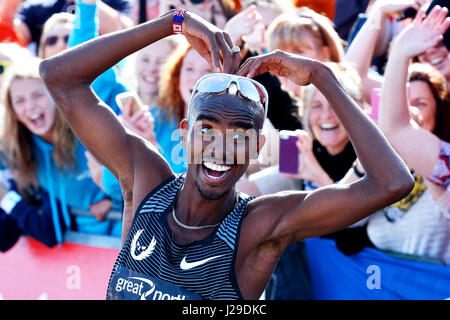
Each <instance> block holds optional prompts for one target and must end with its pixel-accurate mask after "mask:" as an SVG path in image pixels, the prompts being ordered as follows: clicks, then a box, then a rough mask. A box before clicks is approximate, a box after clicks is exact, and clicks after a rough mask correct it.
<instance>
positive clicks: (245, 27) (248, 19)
mask: <svg viewBox="0 0 450 320" xmlns="http://www.w3.org/2000/svg"><path fill="white" fill-rule="evenodd" d="M261 21H262V16H261V14H260V13H259V12H258V10H257V9H256V6H254V5H252V6H250V7H248V8H247V9H245V10H243V11H241V12H239V13H238V14H237V15H235V16H234V17H233V18H231V19H230V20H228V21H227V24H226V25H225V28H224V30H225V31H226V32H228V33H229V34H230V36H231V39H232V40H233V42H234V43H235V44H236V45H238V46H241V45H242V44H243V42H244V38H245V36H247V35H250V34H251V33H252V32H253V31H254V30H255V28H256V26H257V25H258V24H259V23H262V22H261Z"/></svg>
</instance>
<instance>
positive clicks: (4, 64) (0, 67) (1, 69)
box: [0, 60, 11, 76]
mask: <svg viewBox="0 0 450 320" xmlns="http://www.w3.org/2000/svg"><path fill="white" fill-rule="evenodd" d="M10 64H11V62H10V61H8V60H4V61H0V76H2V75H3V74H4V73H5V71H6V69H7V68H8V67H9V65H10Z"/></svg>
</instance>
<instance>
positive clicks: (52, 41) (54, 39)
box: [45, 35, 69, 46]
mask: <svg viewBox="0 0 450 320" xmlns="http://www.w3.org/2000/svg"><path fill="white" fill-rule="evenodd" d="M58 39H62V40H63V41H64V43H65V44H67V42H68V41H69V35H67V36H63V37H59V36H50V37H48V38H47V39H45V45H46V46H54V45H55V44H56V43H57V42H58Z"/></svg>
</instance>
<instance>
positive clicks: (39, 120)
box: [1, 58, 122, 243]
mask: <svg viewBox="0 0 450 320" xmlns="http://www.w3.org/2000/svg"><path fill="white" fill-rule="evenodd" d="M39 62H40V59H37V58H30V59H29V60H26V61H20V63H16V64H13V65H12V66H11V67H10V70H8V71H9V72H8V75H6V76H5V77H6V78H5V79H4V82H3V86H4V96H3V100H4V101H3V105H4V107H5V112H4V125H3V132H2V137H1V149H2V150H1V151H2V156H3V157H4V158H3V159H2V160H3V164H4V166H6V167H7V168H9V169H10V170H11V171H12V172H13V176H14V178H15V181H16V182H17V192H14V191H11V192H8V193H7V194H6V195H5V197H3V199H2V201H7V202H9V203H10V207H11V208H14V207H15V205H17V204H18V203H20V201H21V200H22V199H23V198H25V196H26V194H27V193H28V192H29V190H30V189H32V188H36V187H38V188H42V189H44V190H45V191H46V192H47V193H48V196H49V203H50V208H51V217H52V223H53V226H54V231H55V238H56V240H57V242H58V243H61V242H62V240H63V231H64V228H67V229H72V230H78V231H79V232H82V233H90V234H102V235H109V234H111V229H112V222H111V221H108V220H105V218H106V214H107V212H108V211H110V210H111V209H112V208H113V205H114V203H113V202H112V201H111V199H110V197H109V196H108V194H107V193H106V192H105V191H103V190H102V189H100V188H99V187H98V186H97V185H96V184H95V183H94V181H93V179H92V177H91V174H90V172H89V169H88V166H87V160H86V156H85V152H86V148H85V147H84V146H83V145H82V144H81V142H80V141H79V140H78V139H77V138H76V136H75V134H74V133H73V132H72V130H71V129H70V128H69V127H68V125H67V123H66V122H65V120H64V119H63V118H62V116H61V114H60V113H59V112H58V111H57V110H56V106H55V104H54V102H53V100H52V99H51V97H50V95H49V94H48V92H47V89H46V87H45V84H44V83H43V81H42V80H41V78H40V76H39V70H38V68H39ZM58 201H60V205H58ZM121 205H122V203H121V204H120V206H121ZM71 209H78V210H83V211H90V212H92V213H93V214H94V216H77V217H75V219H73V220H74V221H71V215H70V210H71ZM117 209H121V208H117ZM61 217H62V219H61Z"/></svg>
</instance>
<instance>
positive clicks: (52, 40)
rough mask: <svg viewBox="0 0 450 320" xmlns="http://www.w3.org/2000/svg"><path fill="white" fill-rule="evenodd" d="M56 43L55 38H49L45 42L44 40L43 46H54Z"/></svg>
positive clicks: (56, 39)
mask: <svg viewBox="0 0 450 320" xmlns="http://www.w3.org/2000/svg"><path fill="white" fill-rule="evenodd" d="M56 42H58V37H57V36H51V37H48V38H47V40H45V44H46V45H47V46H54V45H55V44H56Z"/></svg>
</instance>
